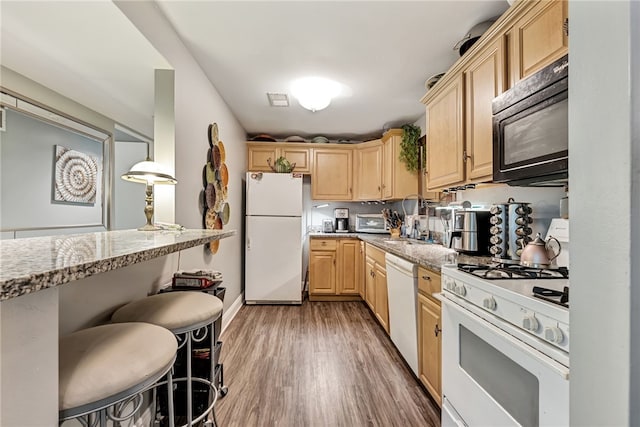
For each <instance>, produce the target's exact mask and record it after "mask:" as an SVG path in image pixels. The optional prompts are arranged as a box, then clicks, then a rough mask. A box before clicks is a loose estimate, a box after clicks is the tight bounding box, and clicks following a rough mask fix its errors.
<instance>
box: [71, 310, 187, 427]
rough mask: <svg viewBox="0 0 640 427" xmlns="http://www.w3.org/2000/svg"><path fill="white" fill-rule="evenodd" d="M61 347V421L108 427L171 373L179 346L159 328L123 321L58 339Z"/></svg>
mask: <svg viewBox="0 0 640 427" xmlns="http://www.w3.org/2000/svg"><path fill="white" fill-rule="evenodd" d="M59 349H60V350H59V378H58V384H59V385H58V402H59V404H58V405H59V415H58V418H59V422H60V423H62V422H63V421H65V420H68V419H72V418H77V419H78V421H80V422H81V424H82V425H84V426H95V425H98V424H99V425H100V426H106V424H107V421H108V420H111V421H113V422H114V423H115V422H121V421H125V420H127V419H129V418H131V417H133V416H134V415H135V414H136V413H137V412H138V410H139V409H140V408H141V407H142V403H143V398H142V394H143V393H144V392H145V391H147V390H149V389H151V388H153V387H154V386H155V385H156V384H157V383H158V381H159V380H160V379H162V378H163V377H164V376H165V375H166V374H167V373H168V372H170V370H171V367H172V366H173V363H174V362H175V358H176V352H177V349H178V345H177V343H176V339H175V337H174V336H173V334H171V332H170V331H167V330H166V329H164V328H161V327H159V326H155V325H150V324H148V323H122V324H110V325H102V326H96V327H93V328H88V329H83V330H80V331H77V332H74V333H72V334H69V335H66V336H64V337H61V338H60V340H59ZM169 380H170V378H168V381H169ZM131 404H133V409H127V408H128V407H130V405H131ZM125 410H128V411H130V412H129V413H128V414H126V415H123V411H125Z"/></svg>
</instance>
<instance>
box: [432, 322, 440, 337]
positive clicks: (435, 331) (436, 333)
mask: <svg viewBox="0 0 640 427" xmlns="http://www.w3.org/2000/svg"><path fill="white" fill-rule="evenodd" d="M440 332H442V329H441V328H439V327H438V324H437V323H436V327H435V328H434V329H433V333H434V335H435V336H438V334H439V333H440Z"/></svg>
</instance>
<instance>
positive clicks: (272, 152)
mask: <svg viewBox="0 0 640 427" xmlns="http://www.w3.org/2000/svg"><path fill="white" fill-rule="evenodd" d="M247 148H248V152H247V171H249V172H271V168H269V164H268V163H267V160H268V159H271V162H272V163H271V164H273V161H275V160H276V159H277V158H278V156H276V153H277V152H278V148H277V146H276V145H275V144H258V143H256V144H249V143H247Z"/></svg>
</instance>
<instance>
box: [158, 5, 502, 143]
mask: <svg viewBox="0 0 640 427" xmlns="http://www.w3.org/2000/svg"><path fill="white" fill-rule="evenodd" d="M158 3H159V4H160V8H161V10H162V11H163V13H164V14H165V15H166V16H167V18H168V19H169V21H170V22H171V23H172V25H173V26H174V28H175V29H176V31H177V32H178V34H179V35H180V37H181V38H182V39H183V41H184V43H185V44H186V45H187V47H188V48H189V50H190V51H191V53H192V54H193V56H194V57H195V58H196V60H197V61H198V62H199V63H200V65H201V67H202V68H203V69H204V70H205V72H206V74H207V75H208V77H209V79H210V81H211V82H212V83H213V84H214V86H215V87H216V88H217V89H218V91H219V92H220V94H221V95H222V97H223V98H224V99H225V101H226V102H227V104H228V105H229V107H230V108H231V109H232V110H233V112H234V113H235V115H236V116H237V118H238V119H239V121H240V122H241V123H242V125H243V126H244V128H245V129H246V130H247V132H248V133H249V134H258V133H268V134H271V135H274V136H280V137H286V136H288V135H303V136H315V135H318V134H321V135H326V136H329V137H334V138H354V139H357V138H362V137H363V136H365V135H372V136H376V135H377V136H379V135H380V134H381V132H382V129H383V128H384V127H385V126H398V125H401V124H403V123H407V122H409V123H412V122H414V121H415V120H417V119H418V118H419V117H420V116H422V114H424V106H423V105H422V104H421V103H420V98H421V97H422V96H423V95H424V94H425V92H426V90H425V87H424V83H425V81H426V80H427V79H428V78H429V77H431V76H432V75H434V74H436V73H440V72H443V71H446V70H447V69H448V68H449V67H450V66H451V65H452V64H453V63H454V62H455V61H456V59H457V58H458V57H459V55H458V52H456V51H454V50H453V46H454V45H455V44H456V42H458V41H459V40H460V39H461V38H462V37H463V36H464V35H465V34H466V33H467V32H468V30H469V29H470V28H471V27H473V26H474V25H475V24H478V23H479V22H482V21H485V20H487V19H489V18H491V17H494V16H497V15H500V14H502V13H503V12H504V11H505V10H506V9H507V8H508V7H509V4H508V3H507V1H506V0H500V1H480V0H477V1H451V0H450V1H353V0H352V1H280V2H274V1H254V2H248V1H159V2H158ZM308 75H319V76H323V77H328V78H331V79H334V80H336V81H338V82H339V83H341V84H342V85H345V86H346V87H347V88H348V93H347V94H346V95H343V96H340V97H338V98H336V99H335V100H334V101H333V102H332V103H331V105H330V106H329V108H327V109H326V110H322V111H318V112H315V113H312V112H310V111H307V110H304V109H303V108H302V107H300V105H299V104H298V103H297V101H296V100H295V99H292V100H291V106H290V107H288V108H282V107H280V108H278V107H270V106H269V103H268V99H267V95H266V93H267V92H278V93H289V86H290V84H291V82H292V80H294V79H296V78H299V77H303V76H308Z"/></svg>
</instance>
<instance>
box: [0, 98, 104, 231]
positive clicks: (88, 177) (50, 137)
mask: <svg viewBox="0 0 640 427" xmlns="http://www.w3.org/2000/svg"><path fill="white" fill-rule="evenodd" d="M1 96H2V98H1V104H2V109H3V116H4V128H3V130H1V131H0V132H1V134H0V138H1V141H2V142H1V144H0V192H1V194H2V202H1V203H0V231H1V232H2V238H20V237H33V236H41V235H51V234H68V233H72V232H89V231H104V230H106V229H108V228H109V226H110V224H109V200H110V198H109V197H108V195H109V191H110V185H109V182H110V180H111V162H112V160H111V154H110V153H111V151H112V150H111V144H112V135H111V134H110V133H109V132H108V131H106V130H103V129H97V128H96V127H93V126H90V125H88V124H86V123H82V122H80V121H79V120H77V119H74V118H72V117H69V116H66V115H64V114H62V113H60V112H57V111H53V110H50V109H47V108H46V107H45V106H42V105H38V104H36V103H35V102H33V101H30V100H26V99H21V98H19V97H18V96H16V95H15V94H13V93H10V92H8V91H3V92H2V95H1Z"/></svg>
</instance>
